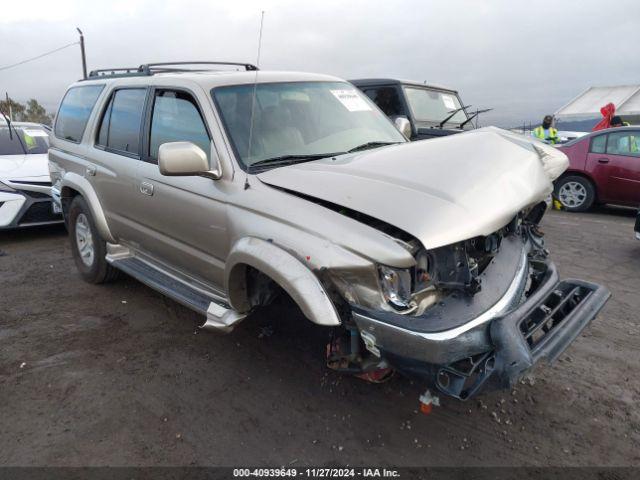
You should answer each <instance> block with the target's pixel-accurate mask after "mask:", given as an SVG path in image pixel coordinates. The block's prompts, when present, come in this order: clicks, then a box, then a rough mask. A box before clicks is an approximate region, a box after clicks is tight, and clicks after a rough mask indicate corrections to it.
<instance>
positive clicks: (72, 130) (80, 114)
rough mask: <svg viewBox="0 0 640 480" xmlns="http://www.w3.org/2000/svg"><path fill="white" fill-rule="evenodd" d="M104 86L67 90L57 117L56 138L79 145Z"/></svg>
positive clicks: (87, 86) (88, 86)
mask: <svg viewBox="0 0 640 480" xmlns="http://www.w3.org/2000/svg"><path fill="white" fill-rule="evenodd" d="M103 88H104V85H86V86H80V87H73V88H70V89H69V90H67V93H66V94H65V96H64V98H63V99H62V103H61V104H60V109H59V110H58V114H57V115H56V124H55V127H54V133H55V136H56V137H58V138H61V139H63V140H69V141H71V142H75V143H79V142H80V140H81V139H82V134H83V133H84V129H85V128H86V126H87V122H88V121H89V116H90V115H91V111H92V110H93V107H94V106H95V104H96V100H98V96H100V92H102V89H103Z"/></svg>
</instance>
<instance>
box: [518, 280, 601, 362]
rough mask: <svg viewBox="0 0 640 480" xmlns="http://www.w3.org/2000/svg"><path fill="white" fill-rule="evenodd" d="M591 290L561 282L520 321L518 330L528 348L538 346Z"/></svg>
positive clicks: (533, 348)
mask: <svg viewBox="0 0 640 480" xmlns="http://www.w3.org/2000/svg"><path fill="white" fill-rule="evenodd" d="M591 293H592V292H591V290H589V289H587V288H584V287H582V286H579V285H572V284H561V285H559V287H558V288H556V289H555V290H554V291H553V292H551V293H550V294H549V296H548V297H547V298H546V300H545V301H544V302H543V303H542V304H541V305H539V306H538V307H536V309H535V310H533V311H532V312H531V313H530V314H529V315H528V316H527V317H526V318H524V319H523V320H522V321H521V322H520V332H521V333H522V336H523V337H524V339H525V340H526V341H527V344H528V345H529V348H530V349H531V350H535V349H536V348H537V347H539V346H540V345H541V344H542V343H543V342H544V340H545V338H546V337H547V335H548V334H549V333H551V332H552V331H553V330H555V329H556V328H557V327H558V326H559V325H560V324H561V323H562V321H563V320H564V319H565V318H567V316H568V315H569V314H570V313H571V312H572V311H573V309H575V308H576V306H578V304H580V303H581V302H582V301H584V300H585V299H586V298H587V297H588V296H589V295H590V294H591Z"/></svg>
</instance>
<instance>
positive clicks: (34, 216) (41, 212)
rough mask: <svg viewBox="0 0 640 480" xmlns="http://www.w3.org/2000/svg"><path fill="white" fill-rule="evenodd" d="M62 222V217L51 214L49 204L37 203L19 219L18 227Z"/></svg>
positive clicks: (57, 214)
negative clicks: (29, 224)
mask: <svg viewBox="0 0 640 480" xmlns="http://www.w3.org/2000/svg"><path fill="white" fill-rule="evenodd" d="M58 220H62V215H60V214H59V213H53V210H52V207H51V202H37V203H34V204H33V205H31V206H30V207H29V208H28V209H27V211H26V212H25V213H24V215H23V216H22V218H21V219H20V225H25V224H28V223H45V222H56V221H58Z"/></svg>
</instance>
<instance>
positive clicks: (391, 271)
mask: <svg viewBox="0 0 640 480" xmlns="http://www.w3.org/2000/svg"><path fill="white" fill-rule="evenodd" d="M378 271H379V273H380V287H381V290H382V295H383V296H384V299H385V300H386V301H387V303H388V304H389V305H391V306H392V307H393V308H395V309H396V310H406V309H408V308H409V307H410V302H411V272H410V270H407V269H398V268H393V267H387V266H385V265H379V266H378Z"/></svg>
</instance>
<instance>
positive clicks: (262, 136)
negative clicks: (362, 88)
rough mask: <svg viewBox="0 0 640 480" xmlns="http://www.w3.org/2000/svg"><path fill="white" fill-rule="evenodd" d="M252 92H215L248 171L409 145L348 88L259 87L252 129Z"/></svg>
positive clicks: (335, 85) (230, 89)
mask: <svg viewBox="0 0 640 480" xmlns="http://www.w3.org/2000/svg"><path fill="white" fill-rule="evenodd" d="M253 89H254V85H253V84H249V85H234V86H230V87H218V88H215V89H213V91H212V94H213V97H214V99H215V101H216V104H217V105H218V108H219V110H220V113H221V115H222V118H223V121H224V124H225V128H226V129H227V133H228V134H229V136H230V137H231V140H232V142H233V144H234V147H235V150H236V153H237V155H238V156H239V157H240V159H241V161H242V162H243V163H244V165H245V166H251V165H253V164H255V163H256V162H260V161H263V160H267V159H275V158H280V157H290V156H301V157H302V156H313V155H316V156H319V157H321V156H322V155H324V154H326V156H329V155H331V154H338V153H344V152H348V151H349V150H352V149H354V148H356V147H362V146H364V145H370V146H371V147H375V146H380V145H383V144H388V143H398V142H404V141H405V139H404V137H403V136H402V135H401V134H400V132H398V131H397V130H396V128H395V127H394V126H393V124H392V123H391V122H390V121H389V120H388V119H387V117H385V116H384V114H383V113H382V112H380V110H378V108H377V107H376V106H374V104H373V103H372V102H371V101H370V100H369V99H368V98H367V97H366V96H364V95H363V94H361V93H360V92H359V91H358V90H356V89H355V88H354V87H353V86H352V85H351V84H348V83H345V82H291V83H265V84H258V85H257V86H256V87H255V89H256V103H255V113H254V120H253V127H251V103H252V98H253ZM250 136H251V151H249V137H250Z"/></svg>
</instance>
